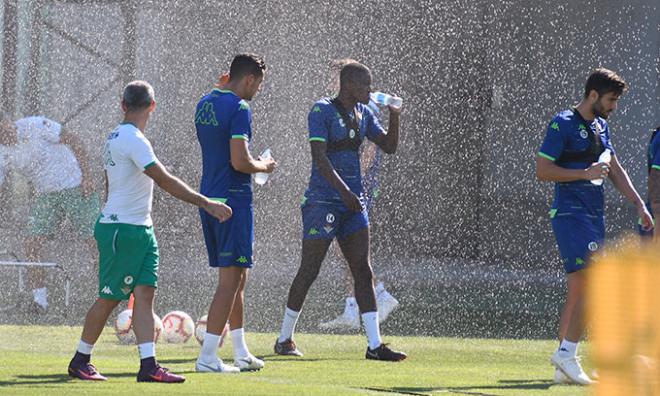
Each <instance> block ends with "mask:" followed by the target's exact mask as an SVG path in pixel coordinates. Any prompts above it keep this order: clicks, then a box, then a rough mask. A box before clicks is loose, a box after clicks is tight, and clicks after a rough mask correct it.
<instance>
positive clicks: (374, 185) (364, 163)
mask: <svg viewBox="0 0 660 396" xmlns="http://www.w3.org/2000/svg"><path fill="white" fill-rule="evenodd" d="M354 62H357V61H356V60H355V59H350V58H341V59H335V60H333V61H332V63H331V64H330V71H331V81H330V84H329V85H328V89H329V90H330V92H332V94H333V95H334V94H336V93H337V92H339V73H341V69H342V68H343V67H344V66H346V65H347V64H349V63H354ZM368 106H369V108H370V109H371V110H372V111H373V113H374V115H375V116H376V118H377V119H378V116H379V115H380V114H382V112H381V111H380V109H379V107H378V104H376V103H375V102H374V101H373V100H371V101H369V105H368ZM379 121H380V120H379ZM382 157H383V152H382V151H381V150H379V149H378V146H376V144H374V143H372V142H370V141H367V142H365V144H364V145H362V148H361V152H360V167H361V169H360V171H361V175H362V189H363V196H364V206H365V208H366V209H367V214H370V213H372V211H371V210H372V208H373V206H374V202H375V201H376V200H377V199H378V195H379V173H380V168H381V162H382ZM330 256H331V257H340V249H339V246H338V245H337V244H336V243H333V244H332V245H331V248H330ZM339 268H340V270H341V277H342V278H343V280H344V284H345V287H346V293H347V297H346V304H345V306H344V312H342V313H341V315H339V316H337V317H336V318H335V319H333V320H331V321H328V322H323V323H321V324H320V325H319V327H321V328H322V329H333V328H350V329H356V330H358V329H359V328H360V310H359V309H358V306H357V301H356V300H355V297H354V296H353V281H352V279H351V275H350V274H349V271H348V270H349V269H348V266H343V265H342V266H340V267H339ZM374 283H376V288H375V291H376V306H377V307H378V322H379V323H383V321H385V320H386V319H387V317H388V316H389V314H390V313H391V312H392V311H393V310H394V309H396V307H397V306H398V305H399V301H398V300H397V299H396V298H395V297H394V296H393V295H391V294H390V293H389V292H388V291H387V289H386V288H385V284H384V283H383V281H382V280H379V279H378V276H377V275H376V274H375V273H374Z"/></svg>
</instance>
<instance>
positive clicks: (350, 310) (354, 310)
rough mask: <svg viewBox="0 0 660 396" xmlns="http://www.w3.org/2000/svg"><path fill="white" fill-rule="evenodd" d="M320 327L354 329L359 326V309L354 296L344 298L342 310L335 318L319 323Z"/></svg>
mask: <svg viewBox="0 0 660 396" xmlns="http://www.w3.org/2000/svg"><path fill="white" fill-rule="evenodd" d="M319 327H321V328H322V329H354V330H358V329H359V328H360V309H359V308H358V305H357V302H356V301H355V298H354V297H348V298H347V299H346V306H345V307H344V312H343V313H342V314H341V315H339V316H337V317H336V318H335V319H333V320H331V321H329V322H324V323H321V324H320V325H319Z"/></svg>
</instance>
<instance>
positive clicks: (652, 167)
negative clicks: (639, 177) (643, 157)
mask: <svg viewBox="0 0 660 396" xmlns="http://www.w3.org/2000/svg"><path fill="white" fill-rule="evenodd" d="M651 169H657V170H660V165H651Z"/></svg>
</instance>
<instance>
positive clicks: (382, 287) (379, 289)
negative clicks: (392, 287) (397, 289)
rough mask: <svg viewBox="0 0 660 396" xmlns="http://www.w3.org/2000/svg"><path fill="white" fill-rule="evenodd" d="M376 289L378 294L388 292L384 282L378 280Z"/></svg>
mask: <svg viewBox="0 0 660 396" xmlns="http://www.w3.org/2000/svg"><path fill="white" fill-rule="evenodd" d="M374 291H375V292H376V294H377V295H378V294H380V293H382V292H386V291H387V290H385V285H384V284H383V282H378V284H377V285H376V288H375V289H374Z"/></svg>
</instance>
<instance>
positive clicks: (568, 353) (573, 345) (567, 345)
mask: <svg viewBox="0 0 660 396" xmlns="http://www.w3.org/2000/svg"><path fill="white" fill-rule="evenodd" d="M577 348H578V343H577V342H571V341H568V340H567V339H566V338H564V339H563V340H561V344H559V355H560V356H561V357H575V356H577Z"/></svg>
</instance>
